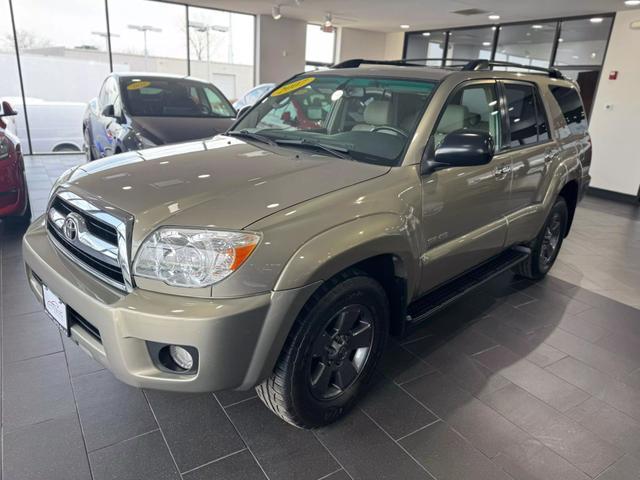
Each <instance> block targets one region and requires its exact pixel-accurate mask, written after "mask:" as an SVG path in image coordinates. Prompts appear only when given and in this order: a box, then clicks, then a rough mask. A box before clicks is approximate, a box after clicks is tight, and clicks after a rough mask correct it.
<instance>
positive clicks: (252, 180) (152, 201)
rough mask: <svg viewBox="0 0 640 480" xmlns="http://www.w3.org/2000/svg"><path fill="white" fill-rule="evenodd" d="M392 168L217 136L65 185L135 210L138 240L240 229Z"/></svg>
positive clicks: (95, 170)
mask: <svg viewBox="0 0 640 480" xmlns="http://www.w3.org/2000/svg"><path fill="white" fill-rule="evenodd" d="M388 171H389V167H384V166H378V165H370V164H366V163H361V162H356V161H350V160H344V159H339V158H333V157H328V156H324V155H319V154H315V153H311V152H301V151H298V150H295V149H293V148H280V147H270V146H267V145H261V144H255V145H254V144H250V143H247V142H244V141H242V140H240V139H237V138H231V137H226V136H218V137H216V138H214V139H211V140H207V141H200V142H190V143H183V144H179V145H172V146H165V147H158V148H152V149H149V150H143V151H140V152H127V153H123V154H120V155H116V156H113V157H110V158H107V159H104V160H98V161H95V162H92V163H89V164H86V165H82V166H81V167H78V168H77V169H76V170H74V171H73V173H72V174H71V175H70V177H69V178H68V179H66V182H65V185H66V186H68V187H69V188H70V189H71V190H73V191H76V192H77V193H79V194H80V195H83V192H84V194H85V195H87V194H88V196H94V197H98V198H100V199H102V200H103V201H105V202H107V203H109V204H111V205H113V206H115V207H118V208H120V209H122V210H124V211H126V212H129V213H130V214H132V215H134V217H135V230H136V235H135V236H136V237H138V236H139V235H142V234H143V233H144V234H145V235H146V233H147V232H149V231H151V230H153V229H154V228H156V227H157V226H158V225H162V224H165V225H167V224H168V225H192V226H210V227H214V226H215V227H220V228H229V229H241V228H244V227H246V226H247V225H250V224H251V223H254V222H255V221H257V220H259V219H261V218H263V217H265V216H268V215H270V214H273V213H275V212H277V211H280V210H282V209H285V208H288V207H290V206H292V205H295V204H297V203H300V202H304V201H305V200H309V199H311V198H314V197H317V196H319V195H323V194H325V193H328V192H331V191H334V190H338V189H341V188H344V187H348V186H350V185H353V184H355V183H358V182H362V181H365V180H368V179H371V178H374V177H377V176H380V175H384V174H385V173H387V172H388ZM196 207H198V208H196Z"/></svg>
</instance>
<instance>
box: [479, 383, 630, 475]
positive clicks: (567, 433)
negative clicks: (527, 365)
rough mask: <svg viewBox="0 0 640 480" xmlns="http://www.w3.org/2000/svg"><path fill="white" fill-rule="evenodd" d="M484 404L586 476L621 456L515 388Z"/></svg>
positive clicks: (572, 421)
mask: <svg viewBox="0 0 640 480" xmlns="http://www.w3.org/2000/svg"><path fill="white" fill-rule="evenodd" d="M485 401H486V402H487V403H488V404H489V405H490V406H491V407H493V408H494V409H495V410H497V411H498V412H500V413H501V414H502V415H504V416H505V417H506V418H507V419H509V420H511V421H512V422H513V423H515V424H516V425H518V426H519V427H521V428H522V429H523V430H525V431H527V432H528V433H530V434H531V435H533V436H534V437H535V438H536V439H537V440H539V441H540V442H541V443H543V444H544V445H545V446H547V447H548V448H550V449H551V450H553V451H554V452H556V453H557V454H558V455H560V456H561V457H563V458H565V459H566V460H568V461H569V462H571V463H572V464H573V465H574V466H576V467H577V468H579V469H580V470H581V471H582V472H584V473H586V474H587V475H589V476H597V475H598V474H600V473H601V472H602V471H603V470H604V469H605V468H607V467H608V466H609V465H611V464H612V463H613V462H614V461H615V460H617V459H618V458H619V457H620V456H621V455H622V452H621V451H620V450H618V449H616V448H615V447H613V446H612V445H611V444H609V443H607V442H605V441H604V440H601V439H600V438H598V437H597V436H595V435H593V433H591V432H590V431H589V430H587V429H586V428H584V427H583V426H581V425H580V424H578V423H577V422H575V421H574V420H571V419H570V418H568V417H566V416H564V415H562V414H560V413H559V412H557V411H556V410H554V409H553V408H551V407H550V406H548V405H547V404H545V403H544V402H542V401H541V400H538V399H537V398H535V397H534V396H532V395H530V394H529V393H527V392H526V391H524V390H523V389H521V388H520V387H518V386H516V385H510V386H507V387H505V388H503V389H500V390H498V391H496V392H494V393H492V394H490V395H487V396H486V398H485Z"/></svg>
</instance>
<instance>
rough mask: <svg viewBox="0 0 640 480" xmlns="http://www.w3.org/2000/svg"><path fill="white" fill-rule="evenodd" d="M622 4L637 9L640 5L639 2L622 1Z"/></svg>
mask: <svg viewBox="0 0 640 480" xmlns="http://www.w3.org/2000/svg"><path fill="white" fill-rule="evenodd" d="M624 4H625V5H626V6H627V7H637V6H638V5H640V0H624Z"/></svg>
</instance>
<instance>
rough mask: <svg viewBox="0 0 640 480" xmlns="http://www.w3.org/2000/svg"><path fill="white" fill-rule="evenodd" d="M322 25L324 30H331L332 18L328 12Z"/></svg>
mask: <svg viewBox="0 0 640 480" xmlns="http://www.w3.org/2000/svg"><path fill="white" fill-rule="evenodd" d="M323 25H324V27H325V28H331V27H332V26H333V16H332V15H331V13H330V12H327V14H326V15H325V16H324V24H323Z"/></svg>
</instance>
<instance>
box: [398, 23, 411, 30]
mask: <svg viewBox="0 0 640 480" xmlns="http://www.w3.org/2000/svg"><path fill="white" fill-rule="evenodd" d="M400 28H401V29H403V30H407V29H409V28H411V25H407V24H406V23H403V24H402V25H400Z"/></svg>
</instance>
